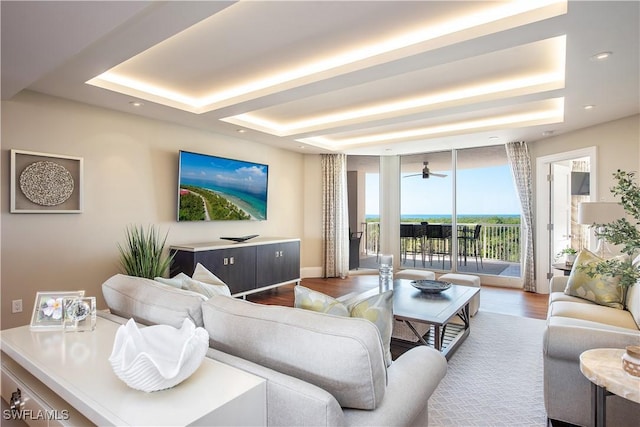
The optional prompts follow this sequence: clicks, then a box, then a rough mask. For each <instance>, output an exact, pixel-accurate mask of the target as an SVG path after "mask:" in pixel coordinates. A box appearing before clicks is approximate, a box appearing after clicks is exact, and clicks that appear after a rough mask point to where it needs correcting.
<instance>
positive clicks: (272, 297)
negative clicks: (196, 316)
mask: <svg viewBox="0 0 640 427" xmlns="http://www.w3.org/2000/svg"><path fill="white" fill-rule="evenodd" d="M302 285H303V286H306V287H307V288H310V289H314V290H316V291H319V292H322V293H324V294H327V295H331V296H333V297H339V296H342V295H345V294H348V293H351V292H362V291H366V290H368V289H371V288H373V287H376V286H377V276H375V275H374V276H359V275H354V276H349V277H348V278H346V279H339V278H331V279H322V278H307V279H302ZM293 286H294V285H286V286H281V287H279V288H275V289H271V290H267V291H264V292H260V293H257V294H253V295H249V296H247V300H249V301H253V302H257V303H261V304H273V305H284V306H289V307H292V306H293V299H294V296H293ZM547 303H548V295H543V294H535V293H532V292H524V291H522V290H521V289H512V288H500V287H495V286H484V285H483V286H482V289H481V291H480V310H484V311H490V312H494V313H501V314H509V315H513V316H521V317H531V318H534V319H545V318H546V316H547Z"/></svg>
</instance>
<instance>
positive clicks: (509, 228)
mask: <svg viewBox="0 0 640 427" xmlns="http://www.w3.org/2000/svg"><path fill="white" fill-rule="evenodd" d="M480 225H481V227H480V236H479V244H478V248H479V250H480V254H479V256H481V257H482V258H484V259H491V260H498V261H505V262H513V263H519V262H520V234H521V233H520V224H489V223H481V224H480ZM458 226H459V227H463V226H466V227H468V228H471V229H472V228H474V227H475V226H476V224H462V223H459V224H458ZM362 227H363V231H364V233H363V239H362V245H363V246H362V250H364V251H365V253H366V254H367V255H376V254H378V253H379V248H380V246H379V245H380V223H379V222H366V223H363V224H362ZM420 244H424V243H423V242H421V241H419V240H417V239H408V240H407V241H406V242H404V245H405V246H404V249H405V250H406V251H407V252H409V253H416V252H418V251H419V250H420V248H419V247H416V245H420Z"/></svg>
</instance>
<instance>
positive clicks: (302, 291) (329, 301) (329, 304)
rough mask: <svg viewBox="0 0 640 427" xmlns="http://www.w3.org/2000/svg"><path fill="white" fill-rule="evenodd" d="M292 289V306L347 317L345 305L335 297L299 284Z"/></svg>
mask: <svg viewBox="0 0 640 427" xmlns="http://www.w3.org/2000/svg"><path fill="white" fill-rule="evenodd" d="M293 289H294V303H293V306H294V307H297V308H303V309H305V310H311V311H318V312H320V313H327V314H333V315H336V316H344V317H349V310H348V309H347V306H346V305H344V304H343V303H341V302H340V301H338V300H337V299H335V298H333V297H330V296H329V295H325V294H323V293H322V292H317V291H314V290H313V289H309V288H305V287H304V286H300V285H298V286H296V287H295V288H293Z"/></svg>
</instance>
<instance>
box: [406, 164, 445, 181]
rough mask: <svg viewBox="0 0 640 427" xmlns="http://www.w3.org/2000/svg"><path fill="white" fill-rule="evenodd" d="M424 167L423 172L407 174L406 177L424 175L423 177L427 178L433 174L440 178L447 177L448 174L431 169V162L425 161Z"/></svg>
mask: <svg viewBox="0 0 640 427" xmlns="http://www.w3.org/2000/svg"><path fill="white" fill-rule="evenodd" d="M422 164H423V165H424V168H422V173H414V174H412V175H405V178H409V177H410V176H420V175H422V178H423V179H427V178H429V177H431V176H437V177H438V178H446V177H447V175H445V174H443V173H434V172H431V171H429V162H423V163H422Z"/></svg>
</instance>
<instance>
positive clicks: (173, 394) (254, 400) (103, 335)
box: [0, 317, 266, 426]
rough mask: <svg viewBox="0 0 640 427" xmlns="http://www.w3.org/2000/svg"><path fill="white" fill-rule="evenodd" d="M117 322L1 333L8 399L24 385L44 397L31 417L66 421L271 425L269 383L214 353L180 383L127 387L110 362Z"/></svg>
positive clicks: (32, 393) (29, 411)
mask: <svg viewBox="0 0 640 427" xmlns="http://www.w3.org/2000/svg"><path fill="white" fill-rule="evenodd" d="M119 326H120V325H119V324H117V323H114V322H112V321H110V320H106V319H103V318H100V317H99V318H98V319H97V323H96V329H95V331H91V332H66V333H65V332H62V331H49V332H35V331H31V330H30V329H29V327H28V326H22V327H18V328H14V329H8V330H4V331H1V332H0V334H1V339H2V397H3V398H4V399H5V400H6V401H9V400H10V398H11V393H12V392H14V391H15V390H16V388H20V389H21V393H22V395H23V398H24V396H25V395H27V396H29V402H28V403H30V404H33V403H34V402H37V401H40V406H38V407H37V408H32V407H29V408H28V409H27V412H25V413H26V415H27V416H33V415H34V414H35V415H37V414H38V412H37V411H38V410H40V411H43V412H44V413H50V414H53V416H54V417H57V418H58V419H57V421H60V422H61V424H63V425H83V424H85V422H84V421H85V420H84V418H86V419H88V420H90V421H91V423H94V424H97V425H119V426H124V425H135V426H162V425H171V426H177V425H211V426H213V425H225V426H226V425H265V424H266V382H265V380H264V379H263V378H260V377H257V376H255V375H252V374H249V373H247V372H244V371H241V370H239V369H236V368H234V367H231V366H229V365H225V364H224V363H220V362H218V361H215V360H212V359H209V358H205V359H204V361H203V362H202V365H201V366H200V367H199V368H198V370H196V372H195V373H194V374H193V375H192V376H191V377H189V378H188V379H186V380H185V381H184V382H182V383H180V384H178V385H177V386H175V387H174V388H171V389H168V390H163V391H157V392H153V393H145V392H142V391H138V390H134V389H132V388H130V387H128V386H127V385H126V384H125V383H124V382H122V381H121V380H120V379H119V378H118V377H117V376H116V375H115V374H114V373H113V370H112V368H111V365H110V363H109V360H108V358H109V356H110V354H111V350H112V347H113V340H114V337H115V333H116V330H117V329H118V327H119ZM38 408H40V409H38ZM33 411H36V412H33ZM63 411H67V412H63ZM74 418H75V420H74ZM63 421H64V422H63Z"/></svg>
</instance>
